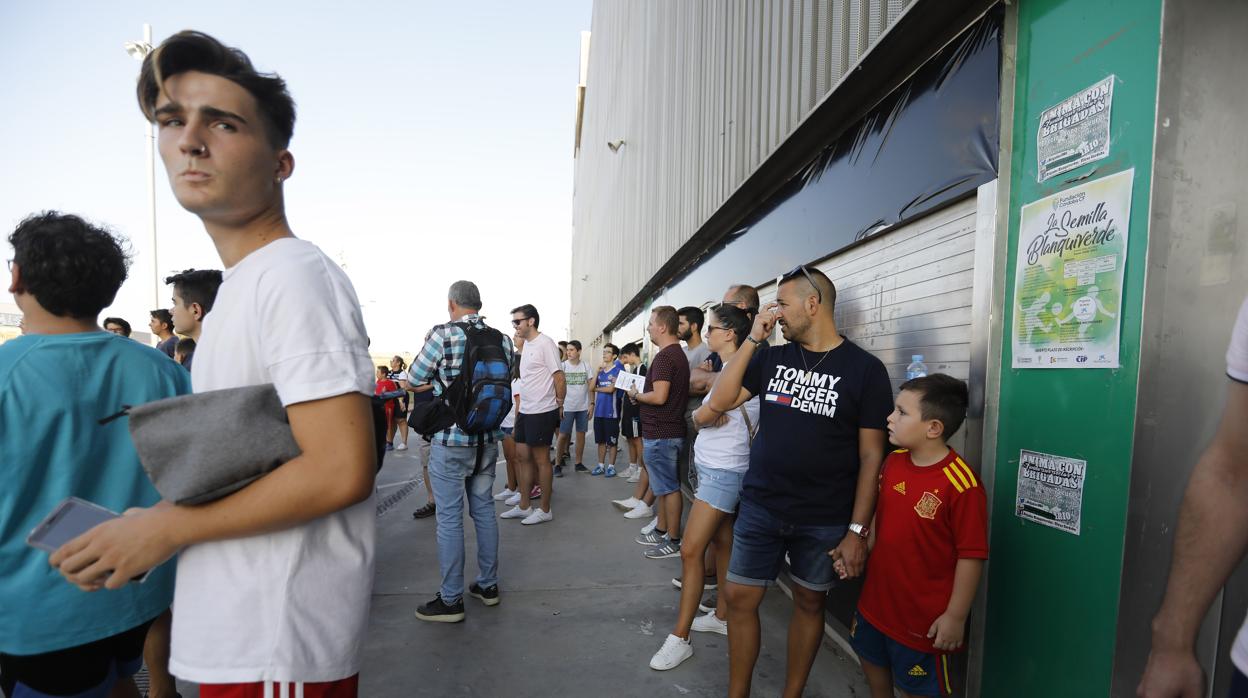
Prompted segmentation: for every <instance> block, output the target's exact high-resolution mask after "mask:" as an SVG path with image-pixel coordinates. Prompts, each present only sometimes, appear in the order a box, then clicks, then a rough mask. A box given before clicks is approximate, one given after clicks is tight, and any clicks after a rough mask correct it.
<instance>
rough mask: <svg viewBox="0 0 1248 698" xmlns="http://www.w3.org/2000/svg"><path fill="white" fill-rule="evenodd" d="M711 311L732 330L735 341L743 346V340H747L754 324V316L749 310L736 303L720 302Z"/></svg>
mask: <svg viewBox="0 0 1248 698" xmlns="http://www.w3.org/2000/svg"><path fill="white" fill-rule="evenodd" d="M711 313H713V314H714V315H715V317H716V318H717V319H718V320H719V321H720V322H722V323H724V325H725V326H726V327H727V328H728V329H730V330H732V333H733V343H734V344H736V345H737V346H741V342H744V341H745V338H746V336H747V335H749V334H750V330H751V329H752V328H753V326H754V318H752V317H750V314H749V313H748V312H746V311H744V310H742V309H740V308H738V307H737V306H735V305H728V304H727V303H720V304H719V305H717V306H715V307H713V308H711Z"/></svg>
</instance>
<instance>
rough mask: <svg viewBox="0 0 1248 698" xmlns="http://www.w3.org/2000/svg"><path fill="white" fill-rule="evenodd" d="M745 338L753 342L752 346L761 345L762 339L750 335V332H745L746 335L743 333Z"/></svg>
mask: <svg viewBox="0 0 1248 698" xmlns="http://www.w3.org/2000/svg"><path fill="white" fill-rule="evenodd" d="M745 338H746V340H747V341H750V342H753V343H754V346H758V347H761V346H763V343H762V341H760V340H757V339H754V335H752V334H747V335H745Z"/></svg>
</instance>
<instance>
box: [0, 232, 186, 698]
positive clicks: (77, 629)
mask: <svg viewBox="0 0 1248 698" xmlns="http://www.w3.org/2000/svg"><path fill="white" fill-rule="evenodd" d="M9 242H10V243H11V244H12V245H13V249H14V251H15V256H14V259H13V260H12V262H11V263H10V266H9V269H10V274H11V279H10V283H9V287H8V290H9V291H10V292H11V293H12V294H13V296H14V298H15V299H16V302H17V305H18V307H19V308H20V309H21V310H22V316H23V326H24V328H25V332H26V334H25V335H24V336H22V337H19V338H17V339H15V340H12V341H9V342H7V343H5V344H3V345H0V482H2V483H4V486H3V487H0V570H3V574H0V619H3V620H0V688H2V689H3V691H4V693H5V694H6V695H10V696H13V695H30V696H42V695H107V694H108V692H109V691H110V690H111V689H112V687H113V685H114V684H116V683H117V682H118V681H130V678H129V677H130V675H131V674H133V673H134V672H135V671H137V669H138V668H139V664H140V661H141V655H142V649H143V640H144V637H145V636H146V634H147V627H148V626H149V625H150V624H151V622H152V620H153V619H155V618H156V617H157V616H159V615H160V614H161V613H163V612H164V611H165V610H166V609H168V608H169V604H170V602H171V601H172V599H173V576H174V566H173V565H172V564H165V565H162V566H161V567H158V568H156V569H155V570H153V571H152V573H151V575H150V576H149V577H148V578H147V580H146V581H145V582H143V583H141V584H140V583H131V584H128V585H126V586H125V587H123V588H122V589H118V590H116V591H99V592H96V593H86V592H83V591H82V590H80V589H78V588H77V587H75V586H73V585H71V584H69V583H68V582H66V581H65V579H64V578H63V577H62V576H61V574H60V573H59V572H58V571H57V570H56V569H54V568H53V567H52V566H51V565H49V564H48V553H46V552H44V551H42V550H37V549H35V548H32V547H30V546H28V545H27V544H26V536H27V535H28V534H29V533H30V531H31V530H32V529H33V528H35V526H37V525H38V524H39V522H40V521H42V520H43V518H44V517H45V516H46V515H47V514H48V513H49V512H51V511H52V510H53V509H54V508H55V507H56V505H57V504H59V503H60V502H61V501H62V500H63V499H65V498H66V497H70V496H75V497H80V498H82V499H85V500H87V501H90V502H94V503H96V504H98V505H100V506H103V507H106V508H108V509H111V510H113V511H116V512H124V511H125V510H126V509H128V508H130V507H146V506H151V505H153V504H155V503H156V502H158V501H159V500H160V496H159V495H158V494H157V493H156V490H155V489H153V487H152V485H151V482H150V481H149V480H148V479H147V476H146V475H145V474H144V472H143V468H142V466H141V465H140V463H139V458H138V455H137V454H136V453H135V450H134V445H133V443H132V442H131V440H130V434H129V431H128V427H127V423H126V420H124V419H119V420H114V421H111V422H109V423H107V424H103V425H101V424H100V423H99V420H100V419H101V418H103V417H106V416H109V415H111V414H114V413H116V412H117V411H118V410H120V409H121V407H122V406H123V405H140V404H143V403H145V402H150V401H152V400H159V399H161V398H166V397H172V396H174V395H180V394H184V393H189V392H190V388H191V386H190V374H189V373H188V372H187V371H186V369H184V368H182V367H181V366H179V365H178V364H177V363H175V362H173V361H170V360H169V359H168V357H166V356H165V355H164V354H162V353H160V352H159V351H157V350H156V349H153V348H151V347H148V346H144V345H143V344H141V343H139V342H135V341H132V340H129V339H126V338H124V337H118V336H116V335H114V334H111V333H109V332H105V331H103V330H102V329H100V327H99V325H98V324H97V318H98V317H99V314H100V312H101V311H102V310H103V309H104V308H105V307H107V306H108V305H110V304H111V303H112V302H113V298H114V297H115V296H116V293H117V289H118V288H120V287H121V283H122V281H124V280H125V278H126V257H125V253H124V252H123V251H122V249H121V246H120V245H119V244H118V242H117V240H116V239H114V238H113V237H112V236H111V235H109V234H108V233H107V232H105V231H104V230H101V229H99V228H96V227H94V226H92V225H90V224H88V223H87V222H85V221H83V220H82V219H80V218H78V217H76V216H67V215H61V214H58V213H54V212H53V213H44V214H41V215H36V216H31V217H30V218H27V219H26V220H25V221H23V222H22V223H21V224H19V225H18V227H17V229H16V230H15V231H14V232H13V234H12V235H11V236H9ZM54 652H55V653H56V654H52V653H54Z"/></svg>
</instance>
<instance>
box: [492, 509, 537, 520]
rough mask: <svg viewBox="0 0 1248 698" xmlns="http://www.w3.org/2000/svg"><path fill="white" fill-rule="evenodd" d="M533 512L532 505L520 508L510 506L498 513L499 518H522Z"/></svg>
mask: <svg viewBox="0 0 1248 698" xmlns="http://www.w3.org/2000/svg"><path fill="white" fill-rule="evenodd" d="M532 514H533V507H529V508H528V509H521V508H520V507H512V508H510V509H508V510H507V511H504V512H503V513H501V514H499V515H498V518H500V519H523V518H526V517H528V516H530V515H532Z"/></svg>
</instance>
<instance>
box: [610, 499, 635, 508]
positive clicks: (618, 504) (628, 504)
mask: <svg viewBox="0 0 1248 698" xmlns="http://www.w3.org/2000/svg"><path fill="white" fill-rule="evenodd" d="M611 503H612V504H614V505H615V508H616V509H619V510H620V511H629V510H630V509H632V508H633V507H636V506H637V505H638V504H640V503H641V500H640V499H637V498H636V497H629V498H628V499H612V500H611Z"/></svg>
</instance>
